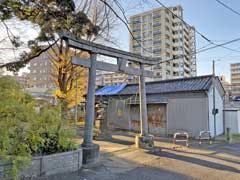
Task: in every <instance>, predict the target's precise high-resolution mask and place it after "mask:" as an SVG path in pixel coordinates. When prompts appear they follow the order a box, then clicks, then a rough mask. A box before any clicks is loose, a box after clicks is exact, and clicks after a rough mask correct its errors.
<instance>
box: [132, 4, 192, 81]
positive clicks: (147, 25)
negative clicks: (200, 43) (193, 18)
mask: <svg viewBox="0 0 240 180" xmlns="http://www.w3.org/2000/svg"><path fill="white" fill-rule="evenodd" d="M169 9H170V10H171V11H172V12H173V13H174V14H176V15H177V16H178V17H181V18H183V9H182V7H181V6H180V5H178V6H175V7H169ZM130 27H131V30H132V33H133V35H134V37H135V38H136V39H137V40H136V39H134V38H133V37H132V36H131V35H130V43H129V44H130V51H131V52H134V53H138V54H141V55H144V56H149V57H156V58H159V62H160V63H159V64H158V65H155V66H153V67H151V69H152V70H153V71H154V77H153V79H151V80H161V79H173V78H182V77H192V76H196V73H197V72H196V54H195V52H196V43H195V29H194V27H193V26H189V25H187V24H185V23H184V22H182V21H181V20H180V19H179V18H177V17H176V16H174V15H173V14H172V13H171V12H170V11H169V10H167V9H165V8H158V9H153V10H151V11H147V12H143V13H140V14H137V15H134V16H131V17H130ZM173 59H174V60H173ZM168 60H169V61H168ZM161 61H162V62H161ZM166 61H168V62H166Z"/></svg>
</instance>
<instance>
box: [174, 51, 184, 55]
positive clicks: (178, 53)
mask: <svg viewBox="0 0 240 180" xmlns="http://www.w3.org/2000/svg"><path fill="white" fill-rule="evenodd" d="M173 55H176V56H182V55H183V51H182V50H176V51H173Z"/></svg>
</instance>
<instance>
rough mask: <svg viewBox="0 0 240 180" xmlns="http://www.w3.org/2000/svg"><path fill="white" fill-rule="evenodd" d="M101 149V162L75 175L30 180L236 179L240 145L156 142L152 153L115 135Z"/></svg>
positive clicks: (239, 176)
mask: <svg viewBox="0 0 240 180" xmlns="http://www.w3.org/2000/svg"><path fill="white" fill-rule="evenodd" d="M95 143H98V144H100V147H101V160H100V163H99V164H98V165H96V166H95V167H92V168H83V169H82V170H81V172H80V176H78V175H77V173H69V174H61V175H56V176H51V177H40V178H35V179H34V180H97V179H104V180H125V179H126V180H127V179H131V180H145V179H146V180H157V179H159V180H162V179H166V180H168V179H170V180H175V179H176V180H179V179H180V180H181V179H202V180H205V179H210V180H219V179H227V180H239V179H240V144H225V145H223V144H214V145H211V146H208V145H203V146H201V147H198V146H196V145H195V146H194V145H193V146H192V147H190V148H187V147H184V146H179V145H178V146H176V148H175V149H173V144H172V143H169V142H166V141H165V142H163V140H162V141H161V139H159V141H156V143H155V145H156V146H157V147H156V148H155V149H154V150H152V151H148V150H139V149H136V148H134V137H133V136H132V134H128V133H119V134H117V135H114V136H113V140H111V141H95Z"/></svg>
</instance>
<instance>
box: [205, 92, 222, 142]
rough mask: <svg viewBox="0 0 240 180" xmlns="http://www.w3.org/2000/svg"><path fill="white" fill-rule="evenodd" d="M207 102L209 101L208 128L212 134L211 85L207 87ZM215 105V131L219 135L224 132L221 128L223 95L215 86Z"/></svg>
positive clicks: (212, 134)
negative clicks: (216, 110)
mask: <svg viewBox="0 0 240 180" xmlns="http://www.w3.org/2000/svg"><path fill="white" fill-rule="evenodd" d="M208 102H209V105H208V107H209V130H210V132H211V136H212V137H213V136H214V116H213V114H212V109H213V87H211V88H210V89H209V92H208ZM215 107H216V109H218V113H217V114H216V133H217V135H221V134H223V132H224V129H223V97H221V94H220V92H219V90H218V89H217V87H216V88H215Z"/></svg>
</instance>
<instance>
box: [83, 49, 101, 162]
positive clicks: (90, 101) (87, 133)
mask: <svg viewBox="0 0 240 180" xmlns="http://www.w3.org/2000/svg"><path fill="white" fill-rule="evenodd" d="M90 60H91V63H90V68H89V76H88V91H87V102H86V109H87V111H86V120H85V127H84V140H83V144H82V149H83V164H91V163H95V162H96V161H98V159H99V145H98V144H93V143H92V140H93V126H94V118H95V117H94V114H95V112H94V111H95V82H96V60H97V54H96V53H91V54H90Z"/></svg>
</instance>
